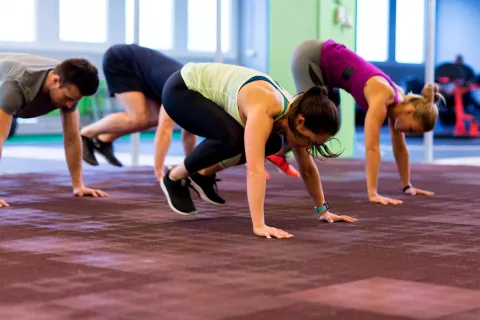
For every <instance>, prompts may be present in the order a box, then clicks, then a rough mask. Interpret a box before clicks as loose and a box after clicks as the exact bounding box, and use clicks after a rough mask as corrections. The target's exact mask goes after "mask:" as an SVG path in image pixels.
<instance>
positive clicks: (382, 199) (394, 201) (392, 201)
mask: <svg viewBox="0 0 480 320" xmlns="http://www.w3.org/2000/svg"><path fill="white" fill-rule="evenodd" d="M370 202H375V203H381V204H393V205H397V204H402V203H403V201H402V200H397V199H392V198H387V197H382V196H381V195H378V194H377V195H374V196H371V197H370Z"/></svg>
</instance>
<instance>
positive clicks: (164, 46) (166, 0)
mask: <svg viewBox="0 0 480 320" xmlns="http://www.w3.org/2000/svg"><path fill="white" fill-rule="evenodd" d="M139 1H140V2H139V5H140V12H139V17H140V18H139V45H141V46H144V47H149V48H154V49H159V50H169V49H172V48H173V24H174V21H175V20H174V15H175V12H174V8H175V6H174V4H175V2H174V0H139ZM125 6H126V7H125V13H126V17H125V18H126V19H125V27H126V29H125V42H126V43H132V42H133V40H134V35H133V32H134V17H135V5H134V0H126V1H125Z"/></svg>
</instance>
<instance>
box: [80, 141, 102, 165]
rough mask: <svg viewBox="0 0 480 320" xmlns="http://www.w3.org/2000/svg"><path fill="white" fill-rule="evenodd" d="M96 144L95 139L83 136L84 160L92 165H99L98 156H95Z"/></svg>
mask: <svg viewBox="0 0 480 320" xmlns="http://www.w3.org/2000/svg"><path fill="white" fill-rule="evenodd" d="M94 150H95V145H94V143H93V140H92V139H90V138H87V137H84V136H82V158H83V161H85V162H86V163H88V164H90V165H92V166H98V161H97V158H96V157H95V152H94Z"/></svg>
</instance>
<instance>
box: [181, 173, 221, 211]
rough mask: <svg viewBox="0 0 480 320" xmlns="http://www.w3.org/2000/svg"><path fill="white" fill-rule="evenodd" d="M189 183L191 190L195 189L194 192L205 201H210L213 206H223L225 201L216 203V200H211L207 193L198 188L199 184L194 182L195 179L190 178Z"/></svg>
mask: <svg viewBox="0 0 480 320" xmlns="http://www.w3.org/2000/svg"><path fill="white" fill-rule="evenodd" d="M190 185H191V186H192V188H193V190H195V192H196V193H198V195H199V196H200V198H202V200H203V201H205V202H207V203H210V204H212V205H214V206H223V205H225V203H218V202H215V201H213V200H210V199H209V198H208V197H207V195H206V194H205V192H203V190H202V188H200V186H199V185H198V184H196V183H195V181H193V180H192V179H190Z"/></svg>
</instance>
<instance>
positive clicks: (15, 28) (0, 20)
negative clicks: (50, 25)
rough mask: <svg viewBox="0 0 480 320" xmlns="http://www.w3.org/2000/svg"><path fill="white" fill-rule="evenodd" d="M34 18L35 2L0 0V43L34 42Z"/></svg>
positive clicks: (35, 20)
mask: <svg viewBox="0 0 480 320" xmlns="http://www.w3.org/2000/svg"><path fill="white" fill-rule="evenodd" d="M36 16H37V10H36V1H35V0H0V41H9V42H33V41H35V40H36V29H37V28H36V27H37V18H36Z"/></svg>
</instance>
